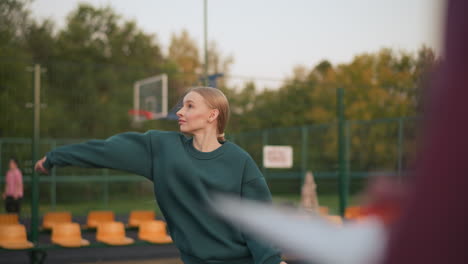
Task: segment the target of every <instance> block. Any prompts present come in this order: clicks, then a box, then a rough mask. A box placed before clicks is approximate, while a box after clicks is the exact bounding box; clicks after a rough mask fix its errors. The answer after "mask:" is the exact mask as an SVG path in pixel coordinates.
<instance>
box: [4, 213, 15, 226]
mask: <svg viewBox="0 0 468 264" xmlns="http://www.w3.org/2000/svg"><path fill="white" fill-rule="evenodd" d="M11 224H19V221H18V215H17V214H0V225H11Z"/></svg>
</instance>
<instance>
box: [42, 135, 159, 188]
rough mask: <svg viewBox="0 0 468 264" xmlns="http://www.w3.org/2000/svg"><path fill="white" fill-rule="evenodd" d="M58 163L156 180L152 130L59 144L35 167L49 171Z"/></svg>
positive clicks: (43, 171) (45, 171)
mask: <svg viewBox="0 0 468 264" xmlns="http://www.w3.org/2000/svg"><path fill="white" fill-rule="evenodd" d="M54 166H59V167H63V166H77V167H85V168H110V169H117V170H123V171H127V172H131V173H135V174H138V175H142V176H144V177H146V178H148V179H150V180H152V146H151V133H150V132H146V133H144V134H142V133H136V132H126V133H122V134H117V135H115V136H112V137H110V138H108V139H106V140H90V141H87V142H84V143H79V144H73V145H67V146H62V147H58V148H55V149H53V150H52V151H50V152H48V153H47V154H46V156H45V157H43V158H42V159H41V160H39V161H38V162H37V163H36V165H35V170H36V171H39V172H42V173H48V172H49V170H50V169H51V168H52V167H54Z"/></svg>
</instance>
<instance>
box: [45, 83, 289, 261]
mask: <svg viewBox="0 0 468 264" xmlns="http://www.w3.org/2000/svg"><path fill="white" fill-rule="evenodd" d="M177 116H178V117H179V127H180V132H182V133H179V132H162V131H155V130H153V131H148V132H146V133H144V134H140V133H134V132H129V133H123V134H118V135H115V136H113V137H110V138H109V139H107V140H91V141H88V142H85V143H82V144H76V145H70V146H63V147H60V148H57V149H54V150H52V151H51V152H49V153H47V155H46V157H44V158H42V159H41V160H39V161H38V162H37V163H36V170H38V171H40V172H43V173H47V172H48V171H49V170H50V169H51V168H52V167H53V166H71V165H73V166H80V167H95V168H112V169H119V170H124V171H129V172H132V173H136V174H139V175H142V176H144V177H146V178H148V179H149V180H151V181H153V182H154V190H155V194H156V198H157V201H158V204H159V207H160V208H161V211H162V212H163V214H164V216H165V219H166V221H167V224H168V229H169V232H170V234H171V236H172V239H173V240H174V242H175V244H176V246H177V247H178V248H179V250H180V253H181V258H182V260H183V262H184V263H186V264H201V263H203V264H205V263H206V264H210V263H213V264H215V263H216V264H254V263H255V264H278V263H280V262H281V263H284V262H282V261H281V258H280V253H279V252H278V251H277V250H276V249H273V248H272V247H270V246H266V245H264V244H261V243H258V242H257V241H256V240H254V239H252V238H251V237H249V236H248V235H246V234H244V233H242V232H241V231H240V230H238V229H237V228H235V227H233V226H231V225H228V224H226V223H225V222H224V221H222V220H220V219H219V218H218V217H216V216H215V215H213V214H211V213H210V212H209V210H207V208H206V207H207V205H208V204H209V202H210V200H211V198H210V192H211V191H212V190H216V191H222V192H229V193H231V194H232V193H234V194H236V195H239V196H240V197H245V198H247V199H256V200H263V201H270V200H271V194H270V191H269V189H268V186H267V184H266V182H265V178H264V177H263V175H262V174H261V172H260V171H259V169H258V167H257V166H256V164H255V162H254V161H253V159H252V158H251V157H250V156H249V154H247V152H245V151H244V150H242V149H241V148H240V147H238V146H237V145H235V144H234V143H232V142H229V141H226V140H225V138H224V129H225V127H226V124H227V122H228V119H229V103H228V100H227V98H226V97H225V95H224V94H223V93H222V92H221V91H220V90H218V89H215V88H210V87H196V88H192V89H190V90H189V91H188V93H187V94H186V95H185V97H184V99H183V106H182V108H181V109H180V110H179V111H178V112H177ZM184 134H188V135H191V136H192V137H190V138H187V137H186V136H185V135H184Z"/></svg>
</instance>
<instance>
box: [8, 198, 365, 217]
mask: <svg viewBox="0 0 468 264" xmlns="http://www.w3.org/2000/svg"><path fill="white" fill-rule="evenodd" d="M318 199H319V203H320V205H321V206H327V207H328V208H329V210H330V214H337V213H338V205H339V197H338V195H336V194H324V195H319V197H318ZM273 202H274V203H275V204H279V205H288V206H295V207H297V206H298V205H299V203H300V196H299V195H295V194H289V195H274V196H273ZM348 204H350V205H354V204H359V196H358V195H352V196H350V198H349V201H348ZM154 209H155V210H156V214H157V215H159V216H160V215H161V211H160V210H159V207H158V206H157V204H156V201H155V200H154V199H152V198H139V199H135V197H133V198H126V199H124V198H120V199H117V198H116V199H112V200H110V201H109V202H108V203H107V204H104V203H103V202H102V201H98V202H92V201H82V202H73V203H58V204H57V205H56V206H55V208H52V206H51V205H50V204H48V203H41V204H40V207H39V212H40V214H41V215H43V214H44V213H45V212H50V211H70V212H71V213H72V214H73V215H75V216H85V215H86V214H87V213H88V212H89V211H90V210H111V211H114V213H115V214H117V215H125V214H128V213H129V212H130V211H132V210H154ZM21 212H22V216H26V217H28V216H29V215H30V212H31V207H30V204H29V203H26V202H25V203H23V204H22V208H21ZM0 213H5V208H4V206H2V207H1V210H0Z"/></svg>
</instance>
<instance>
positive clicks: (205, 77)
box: [203, 0, 208, 86]
mask: <svg viewBox="0 0 468 264" xmlns="http://www.w3.org/2000/svg"><path fill="white" fill-rule="evenodd" d="M207 1H208V0H203V22H204V23H203V27H204V31H203V32H204V49H205V65H204V68H203V83H204V85H205V86H206V85H208V7H207V5H208V3H207Z"/></svg>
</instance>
